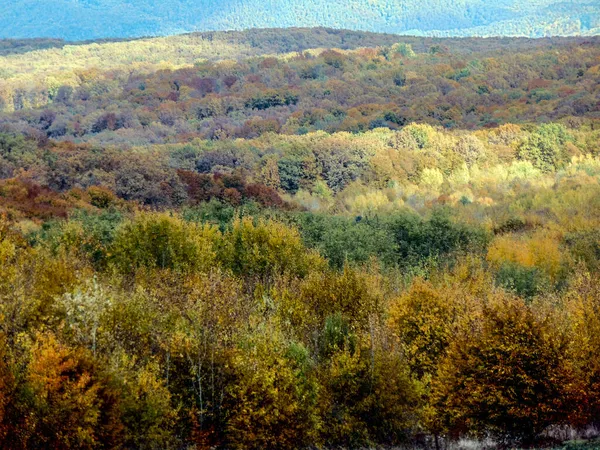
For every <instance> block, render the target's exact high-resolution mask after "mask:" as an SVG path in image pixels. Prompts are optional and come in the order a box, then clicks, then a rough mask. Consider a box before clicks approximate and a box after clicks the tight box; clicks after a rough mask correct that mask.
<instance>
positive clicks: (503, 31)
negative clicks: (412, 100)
mask: <svg viewBox="0 0 600 450" xmlns="http://www.w3.org/2000/svg"><path fill="white" fill-rule="evenodd" d="M599 11H600V10H599V8H598V5H597V3H596V2H594V1H590V0H571V1H568V2H564V1H560V0H535V1H534V0H528V1H526V2H518V1H516V0H497V1H493V2H489V1H483V0H460V1H452V2H444V1H440V0H402V1H398V0H382V1H369V0H352V1H348V0H328V1H324V0H294V1H289V0H272V1H269V2H262V1H257V0H193V1H192V0H169V1H164V0H161V1H158V0H136V1H128V2H123V1H118V0H104V1H102V2H99V1H97V0H86V1H84V0H52V1H44V2H39V1H34V0H16V1H11V2H5V3H4V5H2V6H0V30H1V31H0V37H19V38H27V37H53V38H66V39H71V40H85V39H97V38H106V37H134V36H150V35H166V34H173V33H182V32H190V31H196V30H202V31H205V30H240V29H248V28H282V27H316V26H327V27H332V28H346V29H354V30H364V31H377V32H388V33H408V34H421V35H422V34H429V35H453V36H474V35H475V36H499V35H500V36H501V35H504V36H530V37H541V36H556V35H580V34H595V33H598V30H599V27H600V22H599Z"/></svg>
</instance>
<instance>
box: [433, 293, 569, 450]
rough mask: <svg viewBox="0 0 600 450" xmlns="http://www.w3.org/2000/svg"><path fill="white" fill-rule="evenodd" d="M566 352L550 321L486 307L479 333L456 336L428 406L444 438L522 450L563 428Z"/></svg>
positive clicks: (502, 301)
mask: <svg viewBox="0 0 600 450" xmlns="http://www.w3.org/2000/svg"><path fill="white" fill-rule="evenodd" d="M565 344H566V342H565V339H564V336H563V335H561V334H560V333H557V328H556V327H555V325H554V324H553V321H552V318H551V317H548V316H544V315H541V314H540V313H536V312H534V311H533V310H532V309H531V307H529V306H527V305H526V304H525V303H524V302H523V301H522V300H518V299H511V298H499V299H495V300H493V301H492V302H491V304H489V305H486V306H484V310H483V317H482V321H481V323H480V324H479V326H478V327H477V328H476V329H464V330H463V331H462V333H461V334H460V335H459V336H457V338H456V339H455V340H454V341H453V342H452V344H451V346H450V348H449V350H448V354H447V356H446V357H445V358H444V360H443V361H442V363H441V365H440V368H439V372H438V374H437V376H436V377H435V379H434V380H433V392H432V400H431V404H432V405H433V406H434V407H435V409H436V411H437V414H438V415H439V416H440V417H441V418H442V422H443V423H444V424H445V427H446V430H447V431H448V432H449V433H450V434H451V435H452V436H460V435H465V434H469V433H474V434H476V435H479V436H483V435H485V434H486V433H489V432H491V433H493V434H494V436H495V437H496V438H497V439H499V440H500V441H503V442H508V443H518V444H521V445H528V444H531V443H532V442H533V441H534V439H535V438H536V437H537V436H538V435H539V434H540V433H541V432H542V431H544V430H545V429H546V427H548V426H549V425H558V424H561V423H565V422H566V419H567V417H568V413H569V410H570V408H571V407H572V404H571V403H570V398H569V391H568V386H569V382H570V379H571V378H570V377H571V375H570V374H569V371H568V370H567V366H566V364H565V356H564V355H565Z"/></svg>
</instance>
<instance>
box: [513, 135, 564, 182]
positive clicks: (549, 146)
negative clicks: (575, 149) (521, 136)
mask: <svg viewBox="0 0 600 450" xmlns="http://www.w3.org/2000/svg"><path fill="white" fill-rule="evenodd" d="M570 139H571V137H570V136H569V134H568V132H567V130H566V128H565V127H564V126H562V125H559V124H548V125H541V126H540V127H538V129H537V130H536V131H535V132H534V133H533V134H532V135H531V136H530V137H529V138H528V139H527V140H526V141H525V142H523V144H521V146H520V147H519V149H518V153H517V154H518V156H519V158H521V159H527V160H529V161H531V162H532V163H533V165H534V166H535V167H537V168H539V169H541V170H543V171H545V172H549V171H552V170H556V169H558V168H560V167H562V166H563V165H564V163H565V161H566V160H567V152H566V149H565V145H566V143H567V142H568V141H569V140H570Z"/></svg>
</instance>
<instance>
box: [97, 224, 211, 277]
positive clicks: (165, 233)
mask: <svg viewBox="0 0 600 450" xmlns="http://www.w3.org/2000/svg"><path fill="white" fill-rule="evenodd" d="M218 234H219V233H218V231H216V230H214V229H213V228H211V227H210V226H202V225H195V224H191V223H186V222H184V221H183V220H182V219H180V218H178V217H174V216H172V215H169V214H164V213H163V214H141V215H138V216H137V217H136V218H135V219H134V220H133V221H129V222H126V223H124V224H123V225H121V226H120V227H119V229H118V230H117V231H116V235H115V238H114V242H113V244H112V245H111V247H110V250H109V251H110V257H109V261H110V264H111V265H112V266H114V267H115V268H117V269H118V270H119V271H121V272H122V273H134V272H135V271H136V270H138V269H154V268H160V269H173V270H176V271H181V272H190V271H206V270H208V269H209V268H210V267H211V266H212V265H213V264H214V262H215V252H214V250H213V245H214V243H215V240H216V239H217V237H218Z"/></svg>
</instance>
